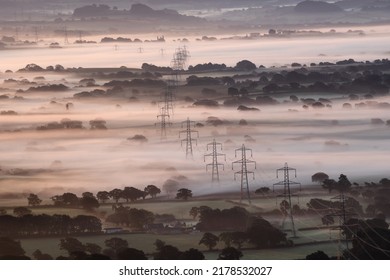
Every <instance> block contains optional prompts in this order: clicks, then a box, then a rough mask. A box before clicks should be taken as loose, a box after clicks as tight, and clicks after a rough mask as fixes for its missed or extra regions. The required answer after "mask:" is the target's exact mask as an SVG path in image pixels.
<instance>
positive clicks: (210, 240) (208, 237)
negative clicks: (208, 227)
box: [199, 232, 219, 251]
mask: <svg viewBox="0 0 390 280" xmlns="http://www.w3.org/2000/svg"><path fill="white" fill-rule="evenodd" d="M218 241H219V238H218V236H216V235H214V234H212V233H211V232H205V233H204V234H203V237H202V239H201V240H200V241H199V245H200V244H203V245H205V246H207V247H208V248H209V251H211V250H212V249H213V248H214V247H215V246H217V243H218Z"/></svg>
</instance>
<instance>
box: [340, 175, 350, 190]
mask: <svg viewBox="0 0 390 280" xmlns="http://www.w3.org/2000/svg"><path fill="white" fill-rule="evenodd" d="M351 186H352V184H351V182H350V181H349V180H348V178H347V176H346V175H344V174H340V177H339V181H338V182H337V190H338V191H340V192H346V191H347V190H348V189H349V188H350V187H351Z"/></svg>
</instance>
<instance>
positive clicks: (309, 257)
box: [306, 251, 329, 260]
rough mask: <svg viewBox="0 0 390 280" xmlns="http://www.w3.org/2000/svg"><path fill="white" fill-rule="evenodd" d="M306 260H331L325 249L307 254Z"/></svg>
mask: <svg viewBox="0 0 390 280" xmlns="http://www.w3.org/2000/svg"><path fill="white" fill-rule="evenodd" d="M306 260H329V256H328V255H327V254H325V253H324V252H323V251H317V252H314V253H311V254H309V255H307V256H306Z"/></svg>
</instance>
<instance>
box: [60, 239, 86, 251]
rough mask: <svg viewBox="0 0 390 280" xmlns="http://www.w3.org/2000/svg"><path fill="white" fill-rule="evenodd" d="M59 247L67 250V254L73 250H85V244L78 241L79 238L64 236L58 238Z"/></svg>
mask: <svg viewBox="0 0 390 280" xmlns="http://www.w3.org/2000/svg"><path fill="white" fill-rule="evenodd" d="M59 246H60V249H61V250H65V251H67V252H68V254H69V256H70V255H71V254H72V253H73V252H84V251H85V246H84V245H83V243H81V242H80V240H78V239H76V238H73V237H66V238H62V239H61V240H60V244H59Z"/></svg>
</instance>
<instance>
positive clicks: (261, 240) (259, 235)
mask: <svg viewBox="0 0 390 280" xmlns="http://www.w3.org/2000/svg"><path fill="white" fill-rule="evenodd" d="M246 233H247V236H248V241H249V242H250V243H252V244H254V245H255V246H256V248H274V247H276V246H278V245H280V244H281V243H282V242H285V241H286V234H285V233H283V232H282V231H280V230H279V229H277V228H275V227H274V226H272V225H271V224H270V223H269V222H268V221H267V220H265V219H262V218H256V219H254V220H253V222H252V225H251V226H250V227H249V228H248V230H247V232H246Z"/></svg>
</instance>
